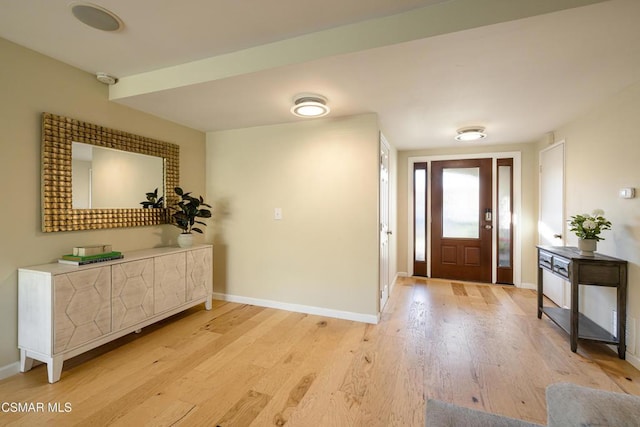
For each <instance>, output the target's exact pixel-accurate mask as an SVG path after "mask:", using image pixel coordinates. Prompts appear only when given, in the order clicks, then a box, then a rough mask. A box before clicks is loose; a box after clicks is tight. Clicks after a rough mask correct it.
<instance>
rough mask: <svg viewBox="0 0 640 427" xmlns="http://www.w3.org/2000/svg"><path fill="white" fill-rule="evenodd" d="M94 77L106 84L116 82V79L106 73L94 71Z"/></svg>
mask: <svg viewBox="0 0 640 427" xmlns="http://www.w3.org/2000/svg"><path fill="white" fill-rule="evenodd" d="M96 79H98V81H99V82H101V83H104V84H106V85H114V84H116V83H118V79H117V78H116V77H113V76H112V75H110V74H107V73H96Z"/></svg>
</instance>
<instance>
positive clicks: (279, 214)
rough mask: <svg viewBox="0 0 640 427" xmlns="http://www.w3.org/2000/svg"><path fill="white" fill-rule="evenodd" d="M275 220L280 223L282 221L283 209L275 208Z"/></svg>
mask: <svg viewBox="0 0 640 427" xmlns="http://www.w3.org/2000/svg"><path fill="white" fill-rule="evenodd" d="M273 219H275V220H278V221H279V220H281V219H282V208H275V209H274V210H273Z"/></svg>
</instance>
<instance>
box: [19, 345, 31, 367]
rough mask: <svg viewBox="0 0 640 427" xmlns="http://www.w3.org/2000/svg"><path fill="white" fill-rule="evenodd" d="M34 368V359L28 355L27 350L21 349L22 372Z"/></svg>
mask: <svg viewBox="0 0 640 427" xmlns="http://www.w3.org/2000/svg"><path fill="white" fill-rule="evenodd" d="M31 368H33V359H32V358H30V357H29V356H27V351H26V350H22V349H21V350H20V372H27V371H30V370H31Z"/></svg>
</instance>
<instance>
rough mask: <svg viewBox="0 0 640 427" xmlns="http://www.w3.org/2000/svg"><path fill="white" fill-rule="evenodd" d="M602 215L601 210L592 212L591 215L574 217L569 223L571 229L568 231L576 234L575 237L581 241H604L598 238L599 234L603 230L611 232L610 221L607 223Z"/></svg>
mask: <svg viewBox="0 0 640 427" xmlns="http://www.w3.org/2000/svg"><path fill="white" fill-rule="evenodd" d="M603 215H604V211H603V210H602V209H596V210H594V211H593V212H592V213H591V215H589V214H582V215H574V216H572V217H571V220H570V221H569V226H570V227H571V228H570V229H569V230H570V231H573V232H574V233H576V236H578V237H579V238H581V239H593V240H604V238H602V237H600V233H601V232H602V231H603V230H611V221H608V220H607V219H606V218H605V217H604V216H603Z"/></svg>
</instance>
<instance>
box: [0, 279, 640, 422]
mask: <svg viewBox="0 0 640 427" xmlns="http://www.w3.org/2000/svg"><path fill="white" fill-rule="evenodd" d="M46 379H47V375H46V370H45V367H44V366H38V367H36V368H34V369H33V370H32V371H30V372H28V373H25V374H18V375H16V376H13V377H11V378H7V379H5V380H3V381H1V382H0V402H27V403H34V404H35V403H40V402H41V403H43V404H44V405H45V412H36V413H11V412H8V413H7V412H0V425H28V426H34V425H42V424H48V425H56V426H58V425H60V426H67V425H87V426H89V425H90V426H93V427H97V426H106V425H109V426H112V425H113V426H142V425H153V426H173V425H180V426H215V425H219V426H249V425H251V426H282V425H287V426H367V427H369V426H422V425H424V413H425V406H426V400H427V399H429V398H438V399H442V400H445V401H448V402H454V403H457V404H460V405H464V406H467V407H472V408H479V409H482V410H486V411H489V412H494V413H499V414H504V415H508V416H512V417H516V418H521V419H526V420H530V421H534V422H540V423H544V422H545V421H546V414H545V400H544V389H545V387H546V386H547V385H549V384H551V383H554V382H562V381H567V382H573V383H577V384H582V385H585V386H591V387H595V388H599V389H606V390H614V391H618V392H627V393H631V394H638V395H640V372H639V371H638V370H636V369H635V368H633V367H632V366H631V365H630V364H628V363H626V362H624V361H621V360H619V359H617V357H616V355H615V353H614V352H613V351H612V350H611V349H609V348H608V347H606V346H604V345H600V344H588V343H583V342H580V345H579V349H578V353H575V354H574V353H571V351H570V349H569V342H568V339H567V335H566V334H565V333H564V332H563V331H561V330H560V329H558V328H557V327H556V326H555V325H553V324H552V323H551V322H550V321H549V320H548V319H546V318H543V319H542V320H539V319H538V318H537V317H536V294H535V292H534V291H531V290H522V289H515V288H513V287H506V286H492V285H475V284H468V283H458V282H448V281H437V280H422V279H413V278H406V279H401V280H400V281H399V283H398V284H397V285H396V287H395V288H394V291H393V293H392V295H391V298H390V300H389V302H388V304H387V307H386V308H385V310H384V313H383V315H382V320H381V322H380V323H379V324H378V325H367V324H362V323H357V322H351V321H346V320H337V319H331V318H325V317H320V316H312V315H305V314H300V313H291V312H286V311H280V310H274V309H268V308H261V307H254V306H249V305H242V304H234V303H225V302H221V301H215V302H214V308H213V310H212V311H205V310H203V309H201V308H198V309H191V310H189V311H188V312H185V313H184V314H182V315H179V316H176V317H173V318H172V319H170V320H167V321H164V322H161V323H160V324H158V325H154V326H152V327H149V328H147V329H145V330H144V331H143V332H142V333H141V334H139V335H130V336H127V337H123V338H122V339H120V340H118V341H116V342H114V343H110V344H108V345H106V346H104V347H101V348H100V349H96V350H95V351H92V352H90V353H88V354H86V355H83V356H80V357H78V358H76V359H72V360H70V361H67V362H65V368H64V370H63V372H62V378H61V380H60V382H58V383H56V384H48V383H47V380H46ZM50 402H57V403H59V405H60V408H63V409H64V408H65V403H67V404H69V405H70V408H69V407H67V409H71V411H70V412H60V413H55V412H49V411H48V410H47V405H48V404H49V403H50Z"/></svg>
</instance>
